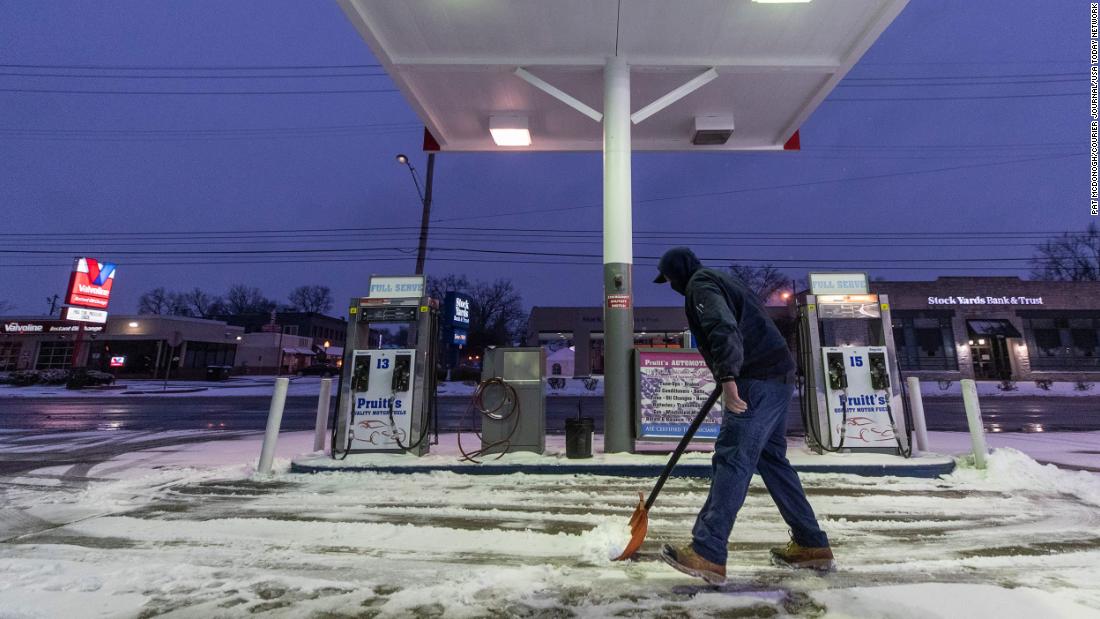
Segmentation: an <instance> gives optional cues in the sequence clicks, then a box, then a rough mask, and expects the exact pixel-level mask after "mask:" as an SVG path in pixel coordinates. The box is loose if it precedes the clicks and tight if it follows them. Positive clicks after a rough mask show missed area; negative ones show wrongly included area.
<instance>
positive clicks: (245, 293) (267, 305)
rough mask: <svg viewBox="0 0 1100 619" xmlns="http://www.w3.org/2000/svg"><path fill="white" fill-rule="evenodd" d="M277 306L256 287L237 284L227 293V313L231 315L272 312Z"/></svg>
mask: <svg viewBox="0 0 1100 619" xmlns="http://www.w3.org/2000/svg"><path fill="white" fill-rule="evenodd" d="M275 305H276V303H275V302H274V301H272V300H271V299H268V298H267V297H265V296H264V293H263V292H262V291H261V290H260V289H259V288H256V287H255V286H246V285H244V284H237V285H235V286H233V287H231V288H230V289H229V291H228V292H226V293H225V312H226V313H228V314H231V315H236V314H258V313H262V312H270V311H271V310H273V309H275Z"/></svg>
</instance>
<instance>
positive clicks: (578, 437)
mask: <svg viewBox="0 0 1100 619" xmlns="http://www.w3.org/2000/svg"><path fill="white" fill-rule="evenodd" d="M595 427H596V426H595V424H594V423H593V422H592V418H591V417H577V418H570V419H566V420H565V457H566V458H571V459H578V458H591V457H592V432H593V431H594V430H595Z"/></svg>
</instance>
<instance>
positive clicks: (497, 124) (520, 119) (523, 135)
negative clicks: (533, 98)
mask: <svg viewBox="0 0 1100 619" xmlns="http://www.w3.org/2000/svg"><path fill="white" fill-rule="evenodd" d="M489 133H490V134H492V136H493V142H495V143H496V145H497V146H530V145H531V132H530V131H528V130H527V117H526V116H516V115H508V116H490V117H489Z"/></svg>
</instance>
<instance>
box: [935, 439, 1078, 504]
mask: <svg viewBox="0 0 1100 619" xmlns="http://www.w3.org/2000/svg"><path fill="white" fill-rule="evenodd" d="M946 479H948V480H950V481H954V482H958V483H960V484H967V485H973V486H977V487H980V488H982V489H989V490H1002V491H1008V492H1016V491H1019V492H1047V493H1055V494H1069V495H1072V496H1075V497H1077V498H1079V499H1080V500H1081V501H1083V502H1085V503H1090V504H1092V505H1096V506H1100V477H1097V476H1096V475H1094V474H1092V473H1089V472H1087V471H1067V470H1065V469H1060V468H1058V467H1057V466H1054V465H1053V464H1039V463H1038V462H1036V461H1035V460H1032V459H1031V458H1030V457H1028V455H1027V454H1025V453H1023V452H1021V451H1018V450H1016V449H1012V448H1009V447H1005V448H1001V449H994V450H993V451H992V452H991V453H990V454H989V456H988V457H987V459H986V470H984V471H982V470H980V469H977V468H974V457H973V456H972V455H971V456H966V457H964V458H961V459H960V460H959V468H958V469H956V470H955V472H954V473H952V474H951V475H949V476H947V478H946Z"/></svg>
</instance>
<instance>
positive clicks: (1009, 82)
mask: <svg viewBox="0 0 1100 619" xmlns="http://www.w3.org/2000/svg"><path fill="white" fill-rule="evenodd" d="M1086 77H1087V76H1086ZM885 81H886V80H884V81H883V82H875V83H859V84H845V83H844V82H841V83H839V84H837V88H939V87H951V88H957V87H961V88H972V87H978V86H1015V85H1033V84H1080V83H1081V82H1082V81H1083V80H1082V79H1081V78H1080V77H1074V78H1052V79H1041V80H1000V81H988V82H969V83H966V82H943V81H941V82H902V83H897V84H890V83H885Z"/></svg>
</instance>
